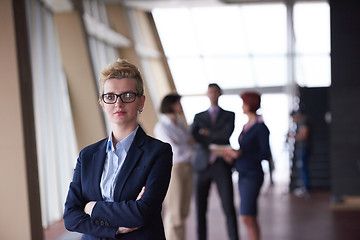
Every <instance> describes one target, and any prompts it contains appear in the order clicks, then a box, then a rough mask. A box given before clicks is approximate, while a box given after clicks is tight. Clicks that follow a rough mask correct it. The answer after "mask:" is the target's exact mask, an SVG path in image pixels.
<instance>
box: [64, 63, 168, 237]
mask: <svg viewBox="0 0 360 240" xmlns="http://www.w3.org/2000/svg"><path fill="white" fill-rule="evenodd" d="M99 87H100V88H99V91H100V96H99V102H100V104H101V106H102V108H103V110H104V112H105V115H106V116H107V118H108V119H109V121H110V122H111V125H112V132H111V133H110V134H109V137H108V138H106V139H103V140H101V141H99V142H97V143H94V144H92V145H90V146H87V147H85V148H84V149H83V150H81V152H80V154H79V157H78V160H77V164H76V168H75V171H74V177H73V180H72V182H71V183H70V187H69V192H68V196H67V199H66V202H65V211H64V223H65V227H66V228H67V229H68V230H70V231H76V232H80V233H83V236H82V239H83V240H85V239H86V240H88V239H91V240H95V239H97V240H100V239H104V240H105V239H132V240H133V239H142V240H143V239H149V240H150V239H165V235H164V228H163V223H162V219H161V208H162V202H163V200H164V198H165V195H166V192H167V189H168V185H169V181H170V175H171V168H172V150H171V147H170V145H169V144H167V143H163V142H161V141H159V140H156V139H154V138H152V137H150V136H148V135H146V133H145V132H144V131H143V129H142V128H141V127H140V126H139V125H138V123H137V116H138V114H139V113H141V112H142V109H143V106H144V102H145V96H144V89H143V81H142V78H141V74H140V72H139V70H138V69H137V67H136V66H134V65H133V64H131V63H129V62H127V61H126V60H122V59H119V60H118V61H116V62H114V63H112V64H111V65H109V66H108V67H107V68H105V69H104V70H103V71H102V73H101V77H100V84H99Z"/></svg>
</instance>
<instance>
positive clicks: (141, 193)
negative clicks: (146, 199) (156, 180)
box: [136, 186, 145, 201]
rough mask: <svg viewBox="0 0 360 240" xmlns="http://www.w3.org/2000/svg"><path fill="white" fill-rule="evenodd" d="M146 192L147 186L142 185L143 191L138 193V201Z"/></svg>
mask: <svg viewBox="0 0 360 240" xmlns="http://www.w3.org/2000/svg"><path fill="white" fill-rule="evenodd" d="M144 192H145V186H143V187H142V189H141V192H140V193H139V195H138V196H137V198H136V201H138V200H140V199H141V197H142V195H143V194H144Z"/></svg>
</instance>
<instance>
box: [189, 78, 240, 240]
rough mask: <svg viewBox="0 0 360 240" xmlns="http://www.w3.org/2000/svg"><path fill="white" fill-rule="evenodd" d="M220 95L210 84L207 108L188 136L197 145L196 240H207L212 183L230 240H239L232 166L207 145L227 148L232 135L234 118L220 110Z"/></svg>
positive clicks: (195, 160)
mask: <svg viewBox="0 0 360 240" xmlns="http://www.w3.org/2000/svg"><path fill="white" fill-rule="evenodd" d="M221 94H222V91H221V89H220V87H219V85H217V84H214V83H212V84H209V85H208V91H207V96H208V98H209V100H210V104H211V105H210V108H209V109H208V110H206V111H203V112H200V113H198V114H196V115H195V117H194V122H193V124H192V128H191V132H192V135H193V136H194V138H195V141H196V143H197V144H196V152H195V156H194V168H195V205H196V216H197V236H198V240H205V239H207V219H206V212H207V207H208V197H209V190H210V186H211V183H212V182H213V181H214V182H215V183H216V185H217V189H218V193H219V196H220V199H221V203H222V207H223V210H224V213H225V216H226V224H227V231H228V236H229V239H231V240H236V239H238V225H237V217H236V211H235V207H234V190H233V182H232V177H231V175H232V171H231V168H232V166H231V164H228V163H227V162H226V161H224V159H223V158H222V156H217V155H215V153H212V152H211V151H210V150H209V145H210V144H216V145H229V144H230V142H229V138H230V136H231V134H232V132H233V131H234V121H235V114H234V113H233V112H230V111H226V110H224V109H222V108H220V107H219V105H218V100H219V97H220V96H221Z"/></svg>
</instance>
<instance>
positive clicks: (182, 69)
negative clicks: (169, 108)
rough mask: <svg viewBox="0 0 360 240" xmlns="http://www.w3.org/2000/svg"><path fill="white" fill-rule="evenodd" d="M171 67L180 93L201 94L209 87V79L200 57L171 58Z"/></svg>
mask: <svg viewBox="0 0 360 240" xmlns="http://www.w3.org/2000/svg"><path fill="white" fill-rule="evenodd" d="M168 63H169V67H170V70H171V73H172V76H173V78H174V79H176V80H175V81H174V82H175V86H176V89H177V91H178V93H179V94H182V95H183V94H199V93H203V92H205V91H206V89H207V85H208V81H207V79H206V76H205V72H204V65H203V63H204V62H203V61H202V60H201V59H200V58H169V59H168Z"/></svg>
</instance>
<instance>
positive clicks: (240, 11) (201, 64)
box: [0, 0, 360, 240]
mask: <svg viewBox="0 0 360 240" xmlns="http://www.w3.org/2000/svg"><path fill="white" fill-rule="evenodd" d="M359 10H360V3H358V2H356V1H341V0H331V1H317V0H306V1H305V0H304V1H297V0H282V1H275V0H274V1H272V0H262V1H261V0H202V1H200V0H198V1H196V0H187V1H180V0H175V1H173V0H159V1H145V0H143V1H140V0H128V1H119V0H117V1H116V0H107V1H101V0H74V1H70V0H64V1H56V0H28V1H26V0H3V1H1V2H0V16H1V17H0V18H1V21H0V29H1V33H2V34H1V37H0V43H1V45H0V50H1V51H0V52H1V56H0V62H1V65H0V69H1V73H2V79H1V85H2V87H1V94H0V97H1V102H2V104H1V124H0V127H1V135H2V137H1V144H0V149H1V155H2V156H1V165H2V167H1V172H0V182H1V192H2V195H1V196H2V200H1V203H2V204H1V207H0V211H1V217H0V239H36V240H41V239H43V235H42V234H43V233H42V229H43V228H46V227H48V226H50V225H51V224H52V223H54V222H56V221H58V220H59V219H61V218H62V213H63V207H64V201H65V197H66V193H67V189H68V185H69V182H70V181H71V178H72V173H73V168H74V166H75V162H76V159H77V154H78V152H79V150H80V149H82V148H83V147H84V146H86V145H88V144H90V143H93V142H95V141H97V140H99V139H102V138H104V137H106V136H107V135H108V133H109V131H110V129H109V126H110V125H109V123H108V122H106V120H105V118H104V116H103V113H102V110H101V108H100V106H99V104H98V101H97V99H98V94H97V92H98V89H97V87H98V86H97V84H98V82H97V79H98V77H99V74H100V71H101V69H102V68H104V67H105V66H106V65H107V64H108V63H110V62H113V61H115V60H116V59H117V58H119V57H121V58H126V59H128V60H129V61H130V62H133V63H135V64H136V65H138V66H139V67H140V70H141V72H142V73H143V75H144V80H145V95H146V97H147V100H146V105H145V108H144V112H143V113H142V114H141V115H140V124H141V125H142V126H143V128H144V129H145V130H146V132H147V133H148V134H150V135H152V130H153V127H154V125H155V123H156V122H157V120H158V117H159V111H158V108H159V104H160V101H161V99H162V97H163V96H164V95H165V94H168V93H170V92H178V93H179V94H181V95H182V96H183V97H182V105H183V108H184V115H185V116H184V117H185V121H186V122H187V123H188V124H189V125H191V123H192V119H193V117H194V114H195V113H197V112H200V111H202V110H205V109H206V108H207V107H208V101H207V98H206V96H205V92H206V89H207V85H208V84H209V83H212V82H215V83H218V84H219V85H220V86H221V87H222V88H223V92H224V93H223V96H221V98H220V106H222V107H223V108H225V109H227V110H231V111H234V112H235V113H236V128H235V131H234V134H233V136H232V137H231V145H232V146H233V147H234V148H237V147H239V146H238V143H237V136H238V135H239V133H240V131H241V129H242V126H243V124H244V123H245V122H246V116H245V115H243V114H242V109H241V105H242V102H241V99H240V97H239V94H240V93H241V92H243V91H245V90H255V91H258V92H260V93H262V106H261V114H262V115H263V116H264V120H265V123H266V124H267V125H268V126H269V129H270V132H271V136H270V143H271V150H272V153H273V157H274V160H275V166H276V171H275V172H274V178H275V181H282V182H288V183H289V188H291V184H292V177H291V172H292V171H291V168H292V163H291V154H290V153H291V145H290V144H288V143H286V134H287V132H288V131H289V129H290V128H291V127H292V126H291V121H290V118H289V113H290V112H291V111H292V110H297V109H298V108H299V107H305V108H306V110H307V112H308V113H309V114H311V117H312V118H313V119H314V121H315V122H316V126H317V130H316V131H317V132H316V141H315V151H314V152H315V154H314V155H315V156H314V157H313V163H312V165H313V166H312V169H311V177H312V179H313V181H312V184H313V188H315V189H316V188H318V189H325V190H327V191H330V192H331V196H332V199H331V201H332V203H333V204H340V205H341V204H346V199H347V198H348V197H357V196H359V195H360V156H359V151H358V149H359V147H360V141H359V137H358V136H359V133H360V129H359V124H358V121H357V120H358V119H359V117H360V116H359V110H358V103H359V102H360V101H359V100H360V99H359V98H360V94H359V85H360V81H359V77H360V72H359V62H360V59H359V53H360V46H359V44H358V42H360V17H359V15H358V14H357V13H358V12H359ZM266 167H267V166H264V169H265V170H266ZM14 223H16V224H14ZM19 226H21V231H19Z"/></svg>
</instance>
